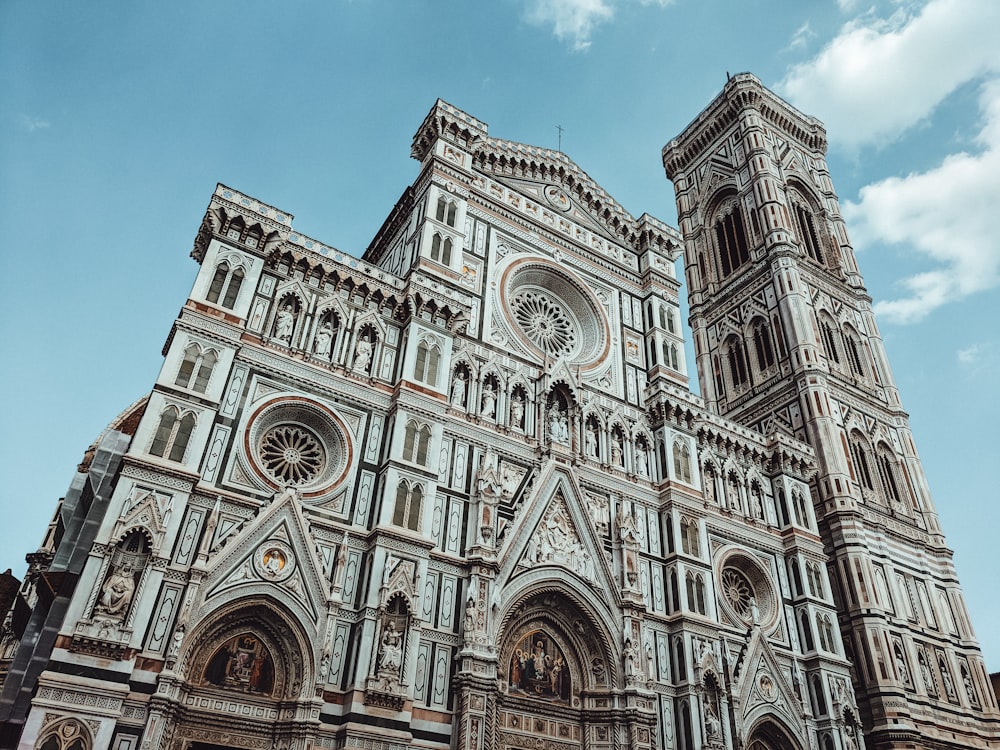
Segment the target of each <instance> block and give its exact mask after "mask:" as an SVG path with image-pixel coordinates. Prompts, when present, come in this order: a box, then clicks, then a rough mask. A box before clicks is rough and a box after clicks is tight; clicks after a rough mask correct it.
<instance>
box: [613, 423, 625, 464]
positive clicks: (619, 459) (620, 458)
mask: <svg viewBox="0 0 1000 750" xmlns="http://www.w3.org/2000/svg"><path fill="white" fill-rule="evenodd" d="M611 463H613V464H614V465H615V466H624V464H625V457H624V454H623V453H622V439H621V437H620V436H619V435H618V433H617V432H615V431H612V433H611Z"/></svg>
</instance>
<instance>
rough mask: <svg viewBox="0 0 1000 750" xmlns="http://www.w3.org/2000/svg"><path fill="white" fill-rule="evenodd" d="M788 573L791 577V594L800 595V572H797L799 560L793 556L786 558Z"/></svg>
mask: <svg viewBox="0 0 1000 750" xmlns="http://www.w3.org/2000/svg"><path fill="white" fill-rule="evenodd" d="M788 573H789V575H790V577H791V583H792V596H801V595H802V573H801V572H799V561H798V560H796V559H795V558H794V557H790V558H788Z"/></svg>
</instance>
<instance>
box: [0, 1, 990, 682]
mask: <svg viewBox="0 0 1000 750" xmlns="http://www.w3.org/2000/svg"><path fill="white" fill-rule="evenodd" d="M998 38H1000V3H996V2H995V0H920V1H917V0H874V1H872V0H867V1H865V2H856V1H854V0H810V1H809V2H801V1H796V2H792V1H781V0H746V1H744V2H724V1H723V0H675V1H674V2H656V1H655V0H654V1H646V2H643V1H641V0H498V1H497V2H493V3H471V2H458V1H453V2H449V1H445V0H443V1H441V2H422V1H419V0H413V1H412V2H389V1H388V0H355V1H354V2H338V1H335V0H331V2H326V3H315V4H306V3H298V2H288V3H263V2H252V1H249V2H227V1H223V0H218V1H216V2H211V3H205V2H172V3H148V2H136V3H111V2H92V3H86V4H84V3H64V2H59V3H56V2H46V1H44V0H35V1H33V2H20V1H17V0H9V1H8V2H5V3H3V4H0V230H2V237H3V240H2V244H0V254H2V262H3V269H4V270H3V274H2V276H0V343H2V345H3V351H4V356H3V358H2V361H0V400H2V402H0V407H2V411H0V414H2V415H3V420H4V425H5V429H3V430H2V431H0V441H2V444H0V477H2V478H3V484H2V488H0V493H2V494H0V507H2V508H3V518H4V521H3V524H2V526H0V553H2V554H0V570H2V569H5V568H7V567H11V568H13V572H14V573H15V574H16V575H18V576H20V575H21V574H22V573H23V571H24V568H25V566H24V554H25V553H27V552H30V551H32V550H34V549H35V548H36V547H37V546H38V544H39V542H40V541H41V539H42V535H43V533H44V530H45V525H46V523H47V522H48V520H49V518H50V517H51V515H52V512H53V509H54V507H55V502H56V500H57V499H58V498H59V497H60V496H61V495H62V494H63V493H64V492H65V491H66V488H67V486H68V484H69V482H70V480H71V478H72V475H73V470H74V468H75V466H76V464H77V463H78V462H79V460H80V458H81V456H82V453H83V451H84V449H85V448H86V447H87V446H88V445H89V444H90V443H91V442H92V441H93V440H94V438H95V437H96V436H97V435H98V434H99V433H100V432H101V430H102V429H103V428H104V426H105V425H106V424H107V423H108V422H109V421H111V420H112V419H113V418H114V417H115V415H116V414H118V413H119V412H120V411H122V410H123V409H124V408H125V407H127V406H128V405H129V404H130V403H132V402H133V401H134V400H135V399H137V398H139V397H140V396H142V395H143V394H144V393H145V392H146V391H147V390H148V389H149V388H150V386H151V384H152V382H153V379H154V377H155V376H156V373H157V371H158V369H159V366H160V362H161V357H160V349H161V347H162V345H163V343H164V341H165V340H166V337H167V334H168V333H169V330H170V325H171V322H172V320H173V319H174V317H175V316H176V314H177V311H178V310H179V308H180V306H181V305H182V304H183V302H184V299H185V298H186V297H187V294H188V291H189V290H190V286H191V283H192V281H193V279H194V274H195V272H196V266H195V262H194V261H193V260H191V259H190V258H189V257H188V254H189V252H190V250H191V246H192V243H193V240H194V236H195V234H196V232H197V229H198V225H199V223H200V221H201V217H202V214H203V212H204V209H205V207H206V205H207V204H208V199H209V196H210V194H211V192H212V190H213V188H214V186H215V184H216V182H223V183H225V184H227V185H230V186H231V187H234V188H237V189H239V190H241V191H243V192H246V193H249V194H250V195H252V196H254V197H256V198H259V199H260V200H263V201H265V202H267V203H270V204H271V205H274V206H277V207H279V208H281V209H283V210H286V211H289V212H291V213H292V214H294V215H295V217H296V219H295V228H296V230H297V231H300V232H303V233H305V234H307V235H310V236H312V237H314V238H316V239H318V240H321V241H323V242H325V243H327V244H329V245H333V246H335V247H338V248H340V249H341V250H344V251H347V252H351V253H354V254H360V253H361V252H363V251H364V249H365V247H366V246H367V244H368V242H369V241H370V239H371V238H372V236H373V235H374V233H375V231H376V230H377V229H378V228H379V226H380V225H381V223H382V220H383V219H384V217H385V216H386V214H387V213H388V212H389V210H390V209H391V208H392V206H393V204H394V202H395V201H396V199H397V198H398V197H399V195H400V193H401V192H402V190H403V189H404V187H405V186H406V185H407V184H409V182H410V181H411V180H412V179H413V178H414V177H415V175H416V172H417V163H416V162H414V161H413V160H411V159H410V158H409V150H410V141H411V138H412V135H413V133H414V131H415V130H416V129H417V127H418V126H419V124H420V122H421V120H422V119H423V117H424V115H425V114H426V113H427V111H428V109H429V108H430V107H431V105H432V104H433V102H434V100H435V99H436V98H437V97H441V98H443V99H445V100H447V101H449V102H451V103H452V104H454V105H456V106H458V107H460V108H462V109H464V110H466V111H467V112H469V113H470V114H473V115H475V116H476V117H478V118H479V119H481V120H484V121H486V122H488V123H489V125H490V133H491V135H495V136H498V137H501V138H508V139H512V140H518V141H522V142H525V143H530V144H533V145H539V146H546V147H555V146H556V145H557V131H556V126H557V125H561V126H562V127H563V128H564V134H563V140H562V147H563V150H564V151H565V152H566V153H567V154H568V155H569V156H570V157H571V158H573V159H574V160H575V161H576V162H577V163H578V164H579V165H580V166H581V167H582V168H583V169H585V170H586V171H587V172H588V173H589V174H590V175H591V176H592V177H593V178H594V179H595V180H597V182H598V183H600V184H601V185H602V186H603V187H604V188H605V189H606V190H608V192H610V193H611V194H612V195H613V196H615V198H616V199H617V200H618V201H619V202H620V203H621V204H622V205H623V206H624V207H625V208H626V209H627V210H628V211H630V212H631V213H632V214H633V215H636V216H638V215H639V214H641V213H643V212H649V213H651V214H653V215H655V216H658V217H660V218H662V219H664V220H666V221H668V222H670V223H671V224H674V223H675V222H676V214H675V208H674V203H673V192H672V190H671V187H670V185H669V183H668V182H667V180H666V179H665V177H664V176H663V168H662V165H661V163H660V149H661V148H662V146H663V145H664V144H665V143H666V142H667V141H668V140H669V139H670V138H672V137H673V136H675V135H676V134H678V133H679V132H680V131H681V130H682V129H683V128H684V126H685V125H686V124H687V123H688V122H690V121H691V120H692V119H693V118H694V117H695V116H696V115H697V114H698V113H699V112H700V111H701V109H702V108H703V107H704V106H705V105H707V104H708V102H709V101H710V100H711V99H712V98H713V97H714V96H715V95H716V94H717V93H718V92H719V90H720V89H721V87H722V85H723V83H724V82H725V77H726V72H727V71H728V72H731V73H735V72H739V71H747V70H748V71H751V72H753V73H755V74H756V75H757V76H758V77H759V78H760V79H761V80H762V81H763V82H764V83H765V84H766V85H768V86H771V87H772V88H775V89H776V90H777V91H778V92H779V93H781V94H782V95H783V96H785V97H786V98H787V99H789V100H790V101H791V102H792V103H793V104H795V105H796V106H798V107H799V108H800V109H802V110H803V111H805V112H807V113H809V114H813V115H815V116H817V117H819V118H820V119H822V120H823V121H824V122H826V124H827V128H828V132H829V141H830V153H829V156H828V159H829V164H830V169H831V174H832V177H833V181H834V184H835V186H836V188H837V191H838V194H839V196H840V198H841V200H842V202H843V208H844V214H845V216H846V218H847V221H848V228H849V230H850V231H851V234H852V239H853V241H854V245H855V247H856V249H857V251H858V255H859V262H860V263H861V266H862V270H863V272H864V275H865V279H866V281H867V285H868V289H869V291H870V293H871V295H872V298H873V299H874V301H875V305H876V310H877V311H878V312H879V315H880V317H879V320H880V325H881V330H882V334H883V337H884V338H885V341H886V347H887V349H888V352H889V357H890V360H891V362H892V365H893V369H894V372H895V376H896V379H897V381H898V383H899V386H900V390H901V393H902V398H903V402H904V404H905V406H906V408H907V409H908V411H909V412H910V414H911V420H912V426H913V430H914V433H915V436H916V440H917V447H918V450H919V452H920V455H921V458H922V459H923V462H924V467H925V470H926V472H927V475H928V479H929V482H930V485H931V488H932V490H933V491H934V496H935V501H936V503H937V507H938V510H939V513H940V515H941V518H942V523H943V525H944V529H945V532H946V534H947V537H948V541H949V544H950V546H951V547H952V548H953V549H955V550H956V555H955V559H956V564H957V566H958V570H959V576H960V579H961V581H962V583H963V585H964V588H965V592H966V598H967V602H968V605H969V609H970V611H971V613H972V618H973V622H974V623H975V626H976V629H977V633H978V635H979V638H980V640H981V642H982V643H983V648H984V653H985V656H986V661H987V667H988V668H989V669H990V670H991V671H998V670H1000V628H997V627H996V626H995V624H994V623H996V622H998V621H1000V600H998V597H996V595H995V591H996V582H995V578H996V576H997V574H998V572H1000V565H998V563H997V559H998V555H997V554H996V551H995V545H996V543H997V536H996V529H997V528H998V526H1000V509H998V502H997V501H998V491H997V489H996V487H997V483H996V479H995V475H994V473H993V468H994V466H995V461H996V460H997V456H998V455H1000V450H998V449H1000V439H998V438H997V431H996V429H994V425H995V424H996V423H997V422H998V421H1000V396H998V395H997V383H998V381H1000V300H998V294H997V287H998V286H1000V233H998V232H996V231H995V224H996V216H997V209H996V206H998V205H1000V45H997V43H996V40H997V39H998Z"/></svg>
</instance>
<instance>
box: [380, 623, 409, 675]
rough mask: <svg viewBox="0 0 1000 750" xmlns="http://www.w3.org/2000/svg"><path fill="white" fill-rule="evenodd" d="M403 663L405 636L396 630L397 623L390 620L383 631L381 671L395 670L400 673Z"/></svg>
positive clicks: (394, 671)
mask: <svg viewBox="0 0 1000 750" xmlns="http://www.w3.org/2000/svg"><path fill="white" fill-rule="evenodd" d="M402 663H403V636H402V633H400V632H399V631H398V630H396V623H394V622H393V621H392V620H390V621H389V622H388V624H387V625H386V626H385V631H384V632H383V633H382V653H381V654H380V655H379V659H378V668H379V672H393V673H395V674H396V675H398V674H399V668H400V667H401V666H402Z"/></svg>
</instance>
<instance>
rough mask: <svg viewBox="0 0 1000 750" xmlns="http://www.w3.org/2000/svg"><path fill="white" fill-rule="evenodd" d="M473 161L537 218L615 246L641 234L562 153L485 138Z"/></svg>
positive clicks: (477, 145)
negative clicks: (580, 229) (575, 228)
mask: <svg viewBox="0 0 1000 750" xmlns="http://www.w3.org/2000/svg"><path fill="white" fill-rule="evenodd" d="M473 160H474V162H475V164H476V168H477V170H478V171H480V172H482V173H483V174H485V175H488V176H489V177H490V179H492V180H495V181H496V182H498V183H502V184H503V185H504V186H505V187H507V188H509V189H510V190H512V191H514V192H516V193H518V194H519V195H521V196H523V199H526V200H530V201H531V202H532V203H533V204H534V206H535V207H537V209H538V214H539V218H543V217H542V216H541V214H542V213H548V214H550V217H551V218H552V220H553V221H554V222H555V223H556V224H558V222H559V221H560V219H561V220H562V221H569V222H573V223H575V224H577V225H578V226H580V227H585V228H586V229H588V230H590V231H592V232H594V233H595V234H598V235H600V236H601V237H604V238H606V239H608V240H611V241H612V242H614V243H615V244H619V245H620V244H621V243H622V242H623V241H624V242H626V243H628V244H632V243H633V242H634V240H635V238H636V237H637V236H638V235H639V234H640V233H641V232H642V230H643V225H642V223H641V222H640V221H638V220H636V219H635V218H634V217H633V216H632V215H631V214H630V213H629V212H628V211H626V210H625V209H624V208H623V207H622V206H621V205H620V204H619V203H618V202H617V201H616V200H615V199H614V198H612V197H611V195H610V194H609V193H608V192H607V191H606V190H605V189H604V188H602V187H601V186H600V185H598V184H597V183H596V182H595V181H594V180H593V179H592V178H591V177H590V175H588V174H587V173H586V172H584V171H583V170H582V169H581V168H580V167H579V166H578V165H577V164H576V163H575V162H574V161H573V160H572V159H570V158H569V157H568V156H566V154H564V153H562V152H561V151H555V150H552V149H545V148H538V147H536V146H528V145H525V144H523V143H517V142H515V141H507V140H502V139H499V138H490V137H486V138H482V139H479V140H477V141H476V142H475V153H474V157H473ZM528 211H529V213H535V212H534V211H532V210H531V209H530V208H529V209H528ZM543 221H544V219H543ZM657 234H659V232H657ZM661 238H662V239H666V237H665V236H663V235H661Z"/></svg>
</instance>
